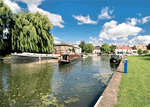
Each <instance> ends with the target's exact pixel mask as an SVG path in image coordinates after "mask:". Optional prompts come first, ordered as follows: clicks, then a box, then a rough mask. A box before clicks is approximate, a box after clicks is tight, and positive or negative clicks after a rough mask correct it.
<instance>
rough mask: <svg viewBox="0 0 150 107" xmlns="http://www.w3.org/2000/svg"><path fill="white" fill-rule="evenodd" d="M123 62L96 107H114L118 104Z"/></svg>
mask: <svg viewBox="0 0 150 107" xmlns="http://www.w3.org/2000/svg"><path fill="white" fill-rule="evenodd" d="M123 60H124V58H122V61H121V62H120V64H119V66H118V68H117V70H116V71H115V73H114V75H113V77H112V78H111V80H110V82H109V84H108V86H107V87H106V89H105V90H104V92H103V94H102V95H101V97H100V100H99V101H98V102H97V104H96V105H95V106H94V107H113V106H114V105H115V104H116V103H117V95H118V91H119V85H120V81H121V76H122V73H121V71H122V68H123Z"/></svg>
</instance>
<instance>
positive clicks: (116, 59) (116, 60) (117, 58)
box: [110, 55, 122, 63]
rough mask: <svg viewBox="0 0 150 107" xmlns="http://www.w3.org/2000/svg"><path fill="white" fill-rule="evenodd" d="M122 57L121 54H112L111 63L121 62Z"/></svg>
mask: <svg viewBox="0 0 150 107" xmlns="http://www.w3.org/2000/svg"><path fill="white" fill-rule="evenodd" d="M121 59H122V56H121V55H111V57H110V63H119V62H120V61H121Z"/></svg>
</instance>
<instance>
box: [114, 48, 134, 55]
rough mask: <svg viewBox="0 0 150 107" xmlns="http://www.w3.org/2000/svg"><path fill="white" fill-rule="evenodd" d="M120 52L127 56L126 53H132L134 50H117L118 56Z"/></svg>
mask: <svg viewBox="0 0 150 107" xmlns="http://www.w3.org/2000/svg"><path fill="white" fill-rule="evenodd" d="M118 52H123V53H124V54H126V52H128V53H132V49H131V50H130V49H123V51H122V49H115V53H116V54H117V53H118Z"/></svg>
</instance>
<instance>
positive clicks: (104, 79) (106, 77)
mask: <svg viewBox="0 0 150 107" xmlns="http://www.w3.org/2000/svg"><path fill="white" fill-rule="evenodd" d="M112 73H113V72H110V73H103V74H101V73H100V74H95V75H93V78H94V79H96V80H97V81H101V82H102V83H103V85H107V84H108V83H109V80H110V78H111V76H112Z"/></svg>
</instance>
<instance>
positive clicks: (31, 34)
mask: <svg viewBox="0 0 150 107" xmlns="http://www.w3.org/2000/svg"><path fill="white" fill-rule="evenodd" d="M13 24H14V26H13V28H12V39H11V42H12V49H13V50H15V51H21V52H27V51H28V52H42V53H50V52H51V50H53V48H54V44H53V42H54V38H53V36H52V34H51V33H49V32H50V29H52V24H51V22H50V21H49V19H48V17H47V15H41V14H40V13H39V12H36V13H29V12H28V11H26V12H20V13H17V14H15V15H14V17H13Z"/></svg>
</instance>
